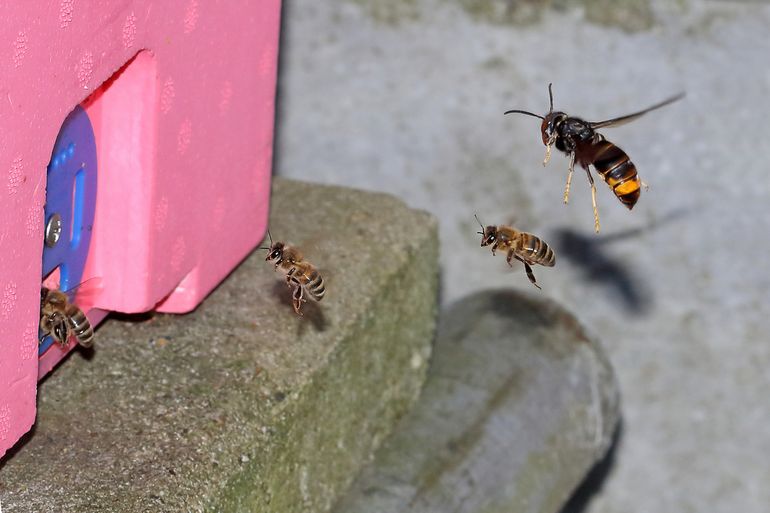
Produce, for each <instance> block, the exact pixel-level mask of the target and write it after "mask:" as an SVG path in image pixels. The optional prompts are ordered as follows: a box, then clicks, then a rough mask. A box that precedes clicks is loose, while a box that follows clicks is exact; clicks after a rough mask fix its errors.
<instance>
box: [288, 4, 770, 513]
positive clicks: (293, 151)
mask: <svg viewBox="0 0 770 513" xmlns="http://www.w3.org/2000/svg"><path fill="white" fill-rule="evenodd" d="M769 27H770V6H768V5H767V2H761V1H754V2H752V1H749V0H746V1H737V0H736V1H696V0H552V1H548V0H443V1H439V0H393V1H386V0H382V1H375V0H325V1H324V2H318V1H317V0H288V1H287V2H285V3H284V22H283V35H282V43H281V44H282V46H281V52H282V55H281V68H280V73H281V74H280V79H279V105H278V109H279V111H278V125H277V128H278V132H277V140H276V151H275V158H276V173H277V174H278V175H282V176H286V177H291V178H298V179H302V180H308V181H314V182H323V183H334V184H340V185H347V186H351V187H358V188H364V189H370V190H379V191H384V192H389V193H392V194H395V195H397V196H399V197H401V198H402V199H403V200H404V201H406V203H408V204H409V205H410V206H413V207H416V208H422V209H425V210H428V211H430V212H432V213H433V214H434V215H435V216H437V217H438V219H439V221H440V233H441V255H442V256H441V265H442V268H441V276H442V297H441V301H442V304H444V305H446V304H448V303H451V302H452V301H454V300H457V299H459V298H461V297H463V296H465V295H467V294H469V293H471V292H474V291H477V290H481V289H487V288H499V287H513V288H518V289H525V290H533V291H535V289H534V288H533V287H532V286H531V285H530V284H529V282H528V281H527V278H526V276H525V274H524V271H523V269H521V268H520V267H518V266H515V267H514V268H513V270H509V269H508V268H507V266H506V265H505V260H504V258H503V257H501V256H500V255H498V256H497V257H496V258H493V257H492V255H491V253H490V252H489V249H488V248H480V247H479V243H480V236H479V235H478V234H476V232H477V231H478V229H479V227H478V225H477V224H476V221H475V219H474V217H473V215H474V213H476V214H478V216H479V217H480V218H481V220H482V221H483V222H484V223H485V224H500V223H503V224H508V223H511V222H512V221H513V222H514V223H515V226H517V227H518V228H520V229H522V230H525V231H529V232H532V233H534V234H537V235H538V236H540V237H542V238H543V239H544V240H545V241H546V242H548V243H549V244H550V245H551V246H552V247H553V248H554V250H555V251H556V254H557V265H556V267H554V268H552V269H548V268H543V267H535V269H534V270H535V274H536V276H537V278H538V282H539V283H540V284H541V286H542V287H543V290H542V292H541V293H542V294H543V295H544V296H547V297H551V298H553V299H555V300H556V301H558V302H560V303H561V304H563V305H564V306H566V307H567V308H568V309H569V310H571V311H572V312H573V313H575V314H576V315H577V317H578V318H579V319H581V321H582V322H583V323H584V324H585V325H586V326H587V328H588V329H589V331H590V332H592V333H593V334H594V335H595V336H596V337H597V338H599V339H600V340H601V341H602V343H603V344H604V346H605V348H606V349H607V351H608V353H609V356H610V358H611V360H612V363H613V365H614V366H615V369H616V372H617V377H618V380H619V382H620V386H621V391H622V411H623V427H622V432H621V434H620V437H619V439H618V442H617V446H616V448H615V450H614V452H613V455H612V457H611V459H610V460H609V461H607V462H605V464H604V465H603V471H602V473H601V475H600V476H599V479H598V480H597V481H598V485H597V486H595V488H596V493H595V494H593V495H592V496H591V497H590V498H589V500H587V501H584V502H581V504H579V505H577V506H575V509H581V510H583V511H586V512H591V513H595V512H629V511H634V512H648V511H649V512H661V511H676V512H688V511H694V512H702V511H709V512H734V511H741V512H744V513H754V512H757V513H758V512H766V511H768V507H770V464H768V455H770V429H768V426H770V399H768V390H769V389H770V344H769V342H770V341H769V340H768V335H767V333H768V329H767V328H768V320H767V319H768V318H769V317H770V303H769V302H768V299H769V298H768V294H769V292H768V291H769V290H770V272H768V258H767V253H768V250H769V249H770V240H768V239H769V237H768V234H770V208H769V207H768V202H769V201H770V176H768V167H769V166H768V159H770V146H769V145H768V137H767V134H766V132H767V129H766V126H767V121H766V120H767V119H768V114H770V111H769V110H770V109H768V105H769V103H768V100H767V97H768V94H769V93H770V66H769V65H768V64H770V62H769V59H770V57H769V56H770V37H768V28H769ZM549 82H553V84H554V86H553V87H554V103H555V105H554V106H555V108H556V109H558V110H563V111H565V112H567V113H569V114H571V115H574V116H578V117H582V118H584V119H587V120H593V121H597V120H602V119H607V118H611V117H616V116H619V115H623V114H627V113H630V112H633V111H636V110H639V109H642V108H645V107H647V106H649V105H652V104H654V103H656V102H658V101H660V100H663V99H664V98H667V97H669V96H671V95H673V94H675V93H678V92H680V91H686V93H687V97H686V98H685V99H684V100H682V101H679V102H677V103H675V104H673V105H670V106H668V107H665V108H664V109H661V110H659V111H656V112H654V113H651V114H648V115H646V116H644V117H643V118H641V119H640V120H638V121H635V122H634V123H631V124H628V125H625V126H623V127H619V128H611V129H606V130H603V131H602V133H603V134H604V135H605V136H606V137H607V139H608V140H610V141H612V142H614V143H616V144H617V145H618V146H619V147H621V148H622V149H623V150H625V151H626V152H627V153H628V154H629V155H630V157H631V159H632V160H633V162H634V163H635V164H636V166H637V169H638V171H639V174H640V176H641V178H642V179H643V180H644V181H645V182H646V183H647V184H649V190H648V191H643V192H642V196H641V198H640V200H639V202H638V203H637V205H636V207H635V208H634V210H633V211H631V212H629V211H628V210H626V208H625V207H624V206H623V205H621V204H620V202H619V201H618V200H617V199H616V198H615V197H614V195H613V194H612V193H611V192H610V191H609V190H608V189H607V187H606V186H605V185H603V183H602V182H601V181H600V179H599V178H598V177H597V178H596V179H597V188H598V203H599V213H600V215H601V221H602V231H601V234H600V235H596V234H594V233H593V215H592V210H591V198H590V190H589V187H588V184H587V181H586V177H585V174H584V173H583V172H582V171H581V170H579V169H578V170H576V173H575V176H574V179H573V182H572V192H571V196H570V203H569V205H564V204H563V203H562V193H563V189H564V184H565V179H566V175H567V165H568V160H567V158H566V157H564V156H563V155H562V154H560V153H554V155H553V157H552V159H551V162H550V164H549V165H548V166H547V167H545V168H543V166H542V165H541V161H542V159H543V155H544V147H543V145H542V142H541V140H540V131H539V125H540V121H539V120H537V119H535V118H531V117H526V116H518V115H509V116H503V112H504V111H505V110H508V109H513V108H516V109H525V110H530V111H533V112H536V113H539V114H544V113H545V112H546V111H547V110H548V90H547V86H548V83H549ZM595 176H596V175H595ZM298 208H302V207H301V205H299V206H298ZM308 216H312V213H311V212H308ZM511 436H516V434H515V433H512V434H511ZM595 484H596V483H595ZM578 506H579V508H578Z"/></svg>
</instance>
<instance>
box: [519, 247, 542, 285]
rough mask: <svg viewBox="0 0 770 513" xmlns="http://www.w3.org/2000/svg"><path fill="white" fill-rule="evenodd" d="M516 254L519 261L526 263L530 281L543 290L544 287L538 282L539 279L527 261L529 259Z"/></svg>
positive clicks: (525, 267)
mask: <svg viewBox="0 0 770 513" xmlns="http://www.w3.org/2000/svg"><path fill="white" fill-rule="evenodd" d="M515 256H516V260H518V261H519V262H521V263H522V264H524V271H525V272H526V273H527V278H529V281H531V282H532V285H534V286H535V287H537V288H538V289H540V290H543V289H541V288H540V285H538V284H537V280H536V279H535V273H534V272H532V267H530V265H529V264H528V263H527V261H526V260H524V259H523V258H521V257H520V256H518V255H515Z"/></svg>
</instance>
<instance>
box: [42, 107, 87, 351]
mask: <svg viewBox="0 0 770 513" xmlns="http://www.w3.org/2000/svg"><path fill="white" fill-rule="evenodd" d="M95 207H96V142H95V141H94V131H93V128H92V127H91V121H90V120H89V119H88V114H86V111H85V110H83V108H82V107H80V106H78V107H75V110H73V111H72V112H71V113H70V114H69V116H67V118H66V119H65V120H64V123H63V124H62V127H61V130H60V131H59V135H58V136H57V137H56V143H55V144H54V147H53V152H52V153H51V162H50V163H49V164H48V186H47V188H46V204H45V226H46V235H45V243H44V245H43V277H46V276H48V275H49V274H50V273H51V272H53V271H54V270H55V269H56V268H57V267H58V268H59V276H60V288H61V290H64V291H68V290H71V289H73V288H75V287H77V286H78V285H79V284H80V282H81V281H82V278H83V269H84V267H85V263H86V258H87V257H88V248H89V245H90V243H91V231H92V228H93V224H94V209H95ZM51 344H53V339H52V338H51V337H50V336H48V337H46V338H45V340H44V341H43V342H42V343H41V344H40V349H39V354H43V353H44V352H45V351H46V350H48V348H49V347H51Z"/></svg>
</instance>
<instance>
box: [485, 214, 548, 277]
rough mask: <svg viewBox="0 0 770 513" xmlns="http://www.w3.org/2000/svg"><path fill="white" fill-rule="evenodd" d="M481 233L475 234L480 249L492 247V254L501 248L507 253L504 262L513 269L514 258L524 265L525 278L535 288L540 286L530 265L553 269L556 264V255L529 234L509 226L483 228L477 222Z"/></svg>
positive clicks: (543, 243) (538, 239) (540, 240)
mask: <svg viewBox="0 0 770 513" xmlns="http://www.w3.org/2000/svg"><path fill="white" fill-rule="evenodd" d="M476 221H478V223H479V225H480V226H481V231H480V232H477V233H478V234H479V235H481V247H484V246H492V248H491V249H492V254H493V255H494V254H495V251H497V250H498V249H500V248H502V249H503V250H505V251H506V252H507V256H506V259H505V260H506V262H508V265H509V266H511V267H513V264H511V259H513V258H515V259H516V260H518V261H519V262H521V263H523V264H524V270H525V271H526V272H527V278H529V281H531V282H532V285H534V286H535V287H537V288H540V285H538V284H537V281H536V280H535V273H533V272H532V267H531V266H532V265H535V264H540V265H543V266H545V267H553V266H554V264H555V263H556V255H555V254H554V252H553V250H552V249H551V248H550V247H548V244H546V243H545V241H543V239H541V238H540V237H537V236H535V235H532V234H531V233H526V232H520V231H519V230H517V229H515V228H512V227H510V226H503V225H500V226H492V225H490V226H487V227H486V228H485V227H484V225H483V224H481V221H479V218H478V216H476Z"/></svg>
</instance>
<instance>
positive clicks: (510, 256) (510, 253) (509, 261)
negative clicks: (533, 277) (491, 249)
mask: <svg viewBox="0 0 770 513" xmlns="http://www.w3.org/2000/svg"><path fill="white" fill-rule="evenodd" d="M513 256H514V252H513V248H511V249H509V250H508V255H507V256H506V257H505V261H506V262H508V267H513V264H512V263H511V259H512V258H513ZM516 258H518V257H516ZM519 260H521V259H520V258H519ZM522 262H523V260H522Z"/></svg>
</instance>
